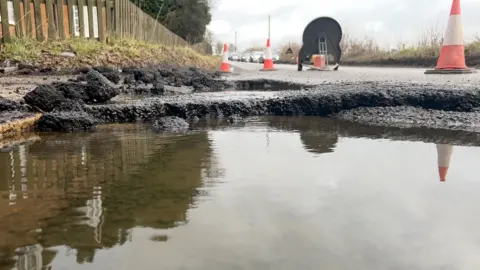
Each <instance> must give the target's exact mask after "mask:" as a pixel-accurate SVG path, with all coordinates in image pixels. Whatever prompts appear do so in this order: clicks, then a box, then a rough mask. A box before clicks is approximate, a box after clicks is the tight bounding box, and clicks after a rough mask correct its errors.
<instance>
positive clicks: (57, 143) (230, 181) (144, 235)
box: [0, 117, 480, 270]
mask: <svg viewBox="0 0 480 270" xmlns="http://www.w3.org/2000/svg"><path fill="white" fill-rule="evenodd" d="M346 125H347V126H346ZM348 125H349V124H346V123H343V124H340V123H337V122H335V121H334V120H331V119H322V118H316V117H300V118H288V117H269V118H253V119H251V121H250V122H249V123H247V125H245V126H235V127H222V126H206V127H209V128H208V129H205V128H204V127H203V126H198V128H197V129H196V130H194V131H192V132H191V133H189V134H183V135H176V136H170V135H167V134H158V133H154V132H152V131H151V130H150V129H149V128H148V127H143V126H135V125H113V126H103V127H100V128H99V130H98V131H97V132H95V133H73V134H42V135H41V136H40V137H33V138H32V140H31V141H30V142H29V143H28V144H24V145H20V146H16V147H14V148H13V149H4V151H3V152H0V165H1V168H7V170H1V171H0V195H1V196H0V209H1V211H0V213H1V218H2V223H1V224H0V255H1V258H2V259H3V260H2V261H1V262H2V264H0V265H1V266H0V269H3V268H5V269H11V268H12V267H13V265H12V264H14V263H15V260H17V262H16V267H17V268H16V269H38V268H40V267H41V266H47V265H50V266H52V269H54V270H55V269H133V268H139V269H179V270H180V269H199V270H203V269H258V270H260V269H261V270H264V269H280V270H283V269H317V268H322V269H339V270H351V269H356V270H364V269H368V270H370V269H399V270H403V269H405V270H407V269H408V270H411V269H427V270H430V269H431V270H433V269H435V270H437V269H452V270H454V269H462V270H463V269H477V268H479V267H480V262H479V261H478V259H477V257H478V251H479V249H480V245H479V240H480V232H479V231H478V228H477V227H478V226H477V224H478V223H479V222H480V218H479V217H478V214H477V212H478V204H479V203H480V199H479V197H478V194H477V193H478V192H477V190H478V189H479V188H480V182H478V181H477V180H476V179H477V178H478V163H479V162H480V159H479V158H478V157H480V148H477V147H467V146H462V145H463V144H464V143H468V142H467V141H465V142H463V143H462V142H460V143H459V145H456V146H452V145H451V144H449V143H448V142H447V143H446V144H439V145H436V144H434V143H424V142H421V141H417V142H411V141H408V138H409V136H411V134H410V135H409V134H407V133H408V132H406V133H405V134H404V135H403V136H402V132H403V131H401V130H400V131H398V130H396V131H394V130H393V129H384V130H379V129H378V128H368V127H363V128H360V127H358V126H355V125H352V126H348ZM350 125H351V124H350ZM370 129H372V130H370ZM349 130H350V131H349ZM354 131H355V132H357V133H356V134H355V136H351V135H348V134H349V132H350V133H351V132H354ZM362 132H363V133H362ZM394 133H395V134H397V135H395V136H392V134H394ZM362 134H363V135H362ZM368 134H370V135H368ZM416 134H417V139H420V140H425V141H429V138H430V136H435V135H440V134H439V133H438V132H432V131H428V130H426V131H424V132H423V133H422V132H416ZM352 135H353V134H352ZM375 136H377V137H375ZM382 136H383V139H374V138H381V137H382ZM422 136H423V137H422ZM388 138H392V139H395V140H387V139H388ZM453 139H454V138H453ZM472 139H473V140H475V137H473V138H472ZM457 143H458V142H457ZM438 149H440V150H438ZM452 149H453V152H452V154H451V156H445V155H447V154H448V153H450V150H452ZM439 166H441V167H445V166H449V171H448V176H447V180H446V182H440V181H439V175H438V170H439ZM442 170H444V169H442ZM15 254H18V255H15ZM35 267H38V268H35Z"/></svg>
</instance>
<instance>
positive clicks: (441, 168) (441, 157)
mask: <svg viewBox="0 0 480 270" xmlns="http://www.w3.org/2000/svg"><path fill="white" fill-rule="evenodd" d="M452 151H453V146H452V145H448V144H437V160H438V174H439V176H440V181H442V182H445V180H446V177H447V172H448V168H449V167H450V158H451V156H452Z"/></svg>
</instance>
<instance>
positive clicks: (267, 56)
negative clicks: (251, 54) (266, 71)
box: [264, 47, 273, 60]
mask: <svg viewBox="0 0 480 270" xmlns="http://www.w3.org/2000/svg"><path fill="white" fill-rule="evenodd" d="M272 58H273V57H272V48H271V47H267V48H266V49H265V58H264V59H265V60H272Z"/></svg>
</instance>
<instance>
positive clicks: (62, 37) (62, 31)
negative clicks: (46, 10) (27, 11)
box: [27, 0, 66, 39]
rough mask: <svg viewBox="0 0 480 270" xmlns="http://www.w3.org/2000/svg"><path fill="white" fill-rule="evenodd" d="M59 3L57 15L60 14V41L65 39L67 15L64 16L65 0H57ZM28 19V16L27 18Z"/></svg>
mask: <svg viewBox="0 0 480 270" xmlns="http://www.w3.org/2000/svg"><path fill="white" fill-rule="evenodd" d="M56 1H57V14H58V34H59V36H60V39H65V38H66V36H65V24H64V20H65V18H64V17H65V14H63V0H56ZM27 17H28V16H27Z"/></svg>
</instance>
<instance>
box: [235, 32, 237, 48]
mask: <svg viewBox="0 0 480 270" xmlns="http://www.w3.org/2000/svg"><path fill="white" fill-rule="evenodd" d="M235 52H237V31H235Z"/></svg>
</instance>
